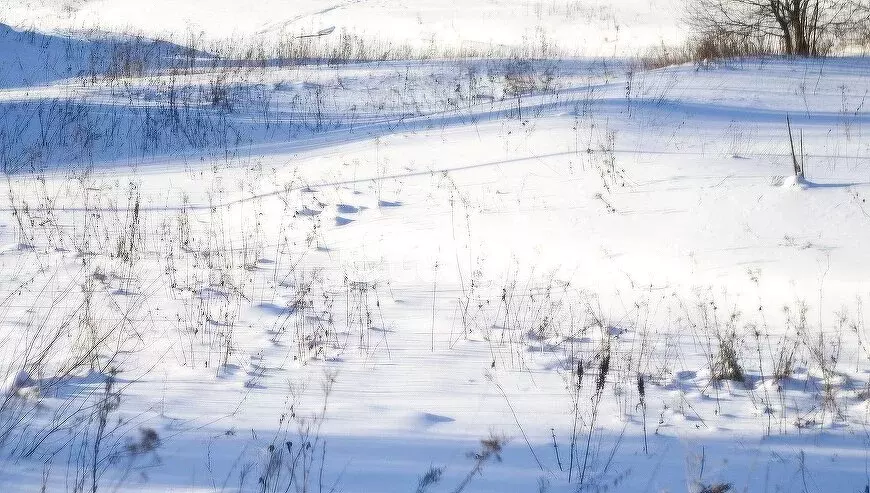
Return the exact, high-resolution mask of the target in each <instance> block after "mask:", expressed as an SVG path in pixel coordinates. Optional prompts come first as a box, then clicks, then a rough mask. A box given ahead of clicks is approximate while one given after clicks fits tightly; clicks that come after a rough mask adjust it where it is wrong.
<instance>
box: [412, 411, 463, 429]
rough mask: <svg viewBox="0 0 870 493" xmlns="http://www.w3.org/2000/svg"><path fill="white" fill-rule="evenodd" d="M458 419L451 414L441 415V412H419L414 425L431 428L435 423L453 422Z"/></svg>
mask: <svg viewBox="0 0 870 493" xmlns="http://www.w3.org/2000/svg"><path fill="white" fill-rule="evenodd" d="M454 421H456V420H455V419H453V418H451V417H450V416H441V415H440V414H432V413H417V415H416V416H415V417H414V425H415V427H416V428H431V427H433V426H435V425H439V424H443V423H452V422H454Z"/></svg>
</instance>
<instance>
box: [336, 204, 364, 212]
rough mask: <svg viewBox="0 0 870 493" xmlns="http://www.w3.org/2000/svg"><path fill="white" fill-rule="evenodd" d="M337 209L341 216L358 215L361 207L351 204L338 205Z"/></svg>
mask: <svg viewBox="0 0 870 493" xmlns="http://www.w3.org/2000/svg"><path fill="white" fill-rule="evenodd" d="M336 209H338V212H340V213H341V214H356V213H357V212H359V211H360V208H359V207H356V206H353V205H350V204H338V205H337V206H336Z"/></svg>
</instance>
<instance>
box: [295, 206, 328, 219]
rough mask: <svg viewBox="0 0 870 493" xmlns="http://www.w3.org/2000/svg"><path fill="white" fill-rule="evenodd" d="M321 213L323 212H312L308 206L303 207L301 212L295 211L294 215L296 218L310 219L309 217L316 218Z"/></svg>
mask: <svg viewBox="0 0 870 493" xmlns="http://www.w3.org/2000/svg"><path fill="white" fill-rule="evenodd" d="M321 212H323V211H318V210H314V209H309V208H308V206H305V207H303V208H302V210H301V211H296V215H297V216H307V217H311V216H318V215H320V213H321Z"/></svg>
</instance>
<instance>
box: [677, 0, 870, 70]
mask: <svg viewBox="0 0 870 493" xmlns="http://www.w3.org/2000/svg"><path fill="white" fill-rule="evenodd" d="M689 2H690V5H689V11H688V19H687V20H688V23H689V24H690V25H691V26H692V27H693V28H695V29H696V30H698V31H699V32H700V33H701V34H702V35H705V36H709V37H713V38H717V39H723V40H730V41H739V42H743V41H747V40H757V39H764V40H775V41H778V43H779V45H780V48H781V50H782V51H783V52H784V53H786V54H788V55H796V56H818V55H822V54H825V53H826V52H827V51H828V50H829V49H830V48H831V46H832V45H833V44H834V43H835V42H836V41H843V40H846V39H848V38H849V37H850V36H852V35H854V34H856V33H858V32H861V31H862V29H863V28H865V27H866V26H867V24H868V20H870V0H689Z"/></svg>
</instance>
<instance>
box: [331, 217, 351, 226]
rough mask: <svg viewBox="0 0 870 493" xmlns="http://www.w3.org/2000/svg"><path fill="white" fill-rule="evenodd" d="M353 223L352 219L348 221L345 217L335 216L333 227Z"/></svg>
mask: <svg viewBox="0 0 870 493" xmlns="http://www.w3.org/2000/svg"><path fill="white" fill-rule="evenodd" d="M352 222H353V219H348V218H346V217H341V216H335V225H336V226H344V225H346V224H350V223H352Z"/></svg>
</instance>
